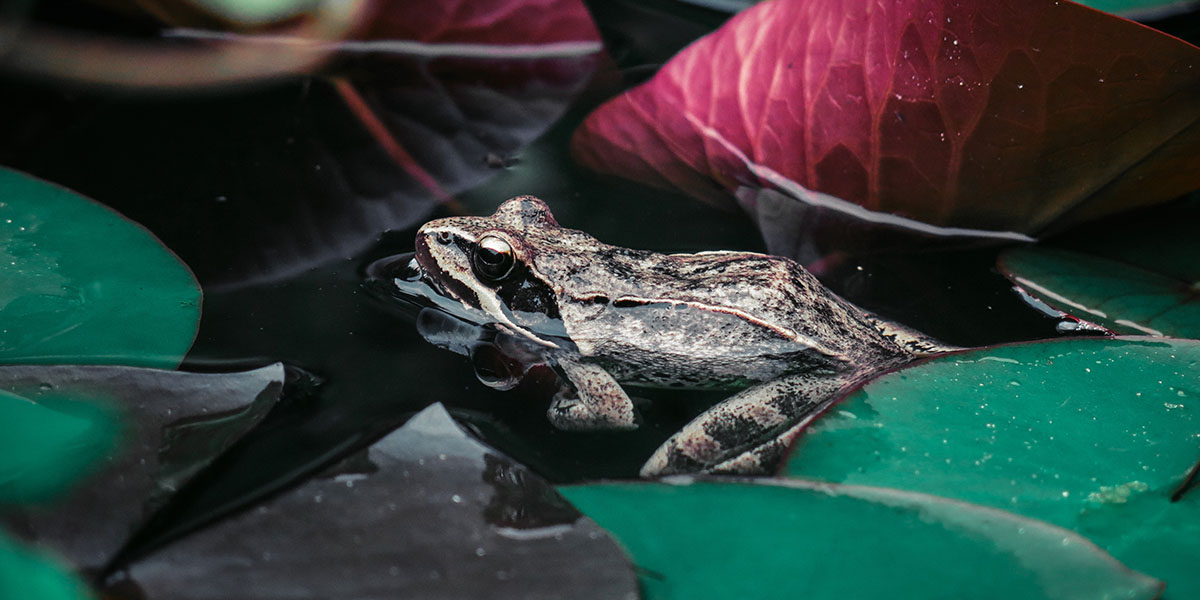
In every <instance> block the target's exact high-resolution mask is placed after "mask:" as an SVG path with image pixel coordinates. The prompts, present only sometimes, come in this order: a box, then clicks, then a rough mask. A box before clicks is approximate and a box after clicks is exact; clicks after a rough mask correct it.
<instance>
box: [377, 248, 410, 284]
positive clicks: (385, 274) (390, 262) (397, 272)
mask: <svg viewBox="0 0 1200 600" xmlns="http://www.w3.org/2000/svg"><path fill="white" fill-rule="evenodd" d="M367 278H368V279H371V280H374V281H378V282H381V283H388V282H392V281H395V280H397V279H399V280H401V281H417V280H418V279H420V278H421V265H420V264H418V263H417V256H416V254H415V253H413V252H407V253H404V254H397V255H395V256H388V257H386V258H381V259H379V260H377V261H375V262H373V263H371V264H370V265H368V266H367Z"/></svg>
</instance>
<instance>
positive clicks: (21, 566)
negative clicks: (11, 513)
mask: <svg viewBox="0 0 1200 600" xmlns="http://www.w3.org/2000/svg"><path fill="white" fill-rule="evenodd" d="M93 597H94V596H93V595H92V593H91V591H90V590H89V589H88V586H87V585H85V584H84V583H83V582H82V581H79V580H78V579H76V578H75V577H74V576H72V575H70V574H68V573H66V572H65V571H64V570H63V569H62V568H60V567H59V566H58V565H56V564H54V562H53V561H52V560H51V559H50V558H49V557H46V556H39V555H38V554H36V553H34V552H32V551H30V550H29V549H27V548H23V547H21V545H20V544H18V543H17V542H15V541H13V540H10V539H8V537H7V536H5V535H3V534H0V598H14V599H16V598H27V599H30V600H33V599H36V600H87V599H89V598H93Z"/></svg>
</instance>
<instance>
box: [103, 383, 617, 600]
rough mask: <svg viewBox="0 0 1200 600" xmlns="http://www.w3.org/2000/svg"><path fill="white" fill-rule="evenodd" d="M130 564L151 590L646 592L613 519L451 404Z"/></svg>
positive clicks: (199, 594) (180, 593)
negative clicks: (607, 522)
mask: <svg viewBox="0 0 1200 600" xmlns="http://www.w3.org/2000/svg"><path fill="white" fill-rule="evenodd" d="M127 573H128V576H129V578H130V579H131V580H132V582H131V583H133V584H134V585H135V586H136V588H137V589H139V590H140V592H139V593H141V594H144V595H143V596H138V597H139V598H149V599H154V598H172V599H174V598H181V599H199V598H206V599H207V598H212V599H221V600H224V599H226V598H234V597H236V598H246V599H259V598H294V597H295V596H296V590H298V589H299V590H304V593H305V594H306V595H308V596H312V597H318V598H410V597H411V598H415V597H420V598H479V597H487V598H605V599H608V598H629V599H632V598H636V597H637V587H636V585H637V581H636V579H635V577H634V575H633V571H632V568H631V567H630V565H629V563H628V562H627V561H626V559H625V557H624V555H623V554H622V552H621V551H620V549H619V548H618V547H617V546H616V544H615V543H614V542H613V541H612V539H611V538H609V537H608V536H607V535H606V534H605V533H604V531H602V530H601V529H600V528H599V527H597V526H596V524H595V523H593V522H592V521H591V520H589V519H587V518H586V517H583V516H581V515H580V514H579V511H577V510H576V509H575V508H574V507H572V506H571V505H570V504H568V503H567V502H566V501H564V500H563V499H562V497H561V496H559V495H558V494H557V493H555V491H554V488H552V487H550V485H549V484H547V483H546V482H545V481H544V480H542V479H540V478H539V477H537V476H536V475H534V474H533V473H531V472H530V471H528V470H526V469H525V468H524V467H522V466H520V465H517V464H514V463H513V462H511V461H510V460H509V459H507V458H505V457H503V456H501V455H499V454H497V453H496V452H495V451H493V450H492V449H490V448H488V447H487V446H484V445H482V444H480V443H479V442H476V441H475V440H473V439H472V438H470V437H468V436H467V435H466V434H464V433H463V431H462V430H461V429H459V428H458V426H457V425H456V424H455V423H454V421H453V419H451V418H450V415H449V414H447V413H446V411H445V409H444V408H442V406H441V405H440V404H435V405H433V406H431V407H430V408H428V409H426V410H425V411H423V412H421V413H420V414H418V415H417V416H415V417H413V418H412V419H411V420H410V421H409V422H408V423H407V424H406V425H405V426H404V427H402V428H400V429H398V430H396V431H394V432H393V433H391V434H390V435H388V436H387V437H385V438H383V439H382V440H380V441H378V442H376V443H375V444H374V445H373V446H371V447H370V448H369V450H368V451H367V452H366V453H363V454H360V455H357V456H355V457H351V458H350V459H347V460H346V461H345V462H343V463H342V464H340V465H338V466H336V467H335V468H334V469H332V470H331V471H330V472H328V473H326V474H325V475H324V476H322V477H319V478H317V479H314V480H312V481H309V482H308V483H305V484H304V485H302V486H300V487H298V488H296V489H294V490H292V491H290V492H288V493H286V494H284V495H282V496H279V497H277V498H275V499H273V500H270V501H269V502H267V503H266V504H264V505H262V506H260V507H258V508H255V509H252V510H249V511H247V512H245V513H243V514H241V515H240V516H237V517H234V518H232V519H229V520H226V521H223V522H221V523H218V524H216V525H214V526H212V527H210V528H209V529H206V530H202V531H200V532H197V533H195V534H193V535H191V536H189V537H186V538H184V539H182V540H179V541H178V542H175V543H174V544H172V545H170V546H167V547H166V548H163V549H161V550H159V551H158V552H156V553H154V554H152V555H150V556H148V557H146V558H144V559H141V560H139V561H137V562H135V563H133V564H131V565H129V566H128V568H127ZM123 584H124V582H123V581H119V582H117V588H114V590H116V591H119V588H120V587H121V586H122V585H123ZM106 597H111V598H121V597H123V596H120V595H117V594H115V593H110V595H109V596H106Z"/></svg>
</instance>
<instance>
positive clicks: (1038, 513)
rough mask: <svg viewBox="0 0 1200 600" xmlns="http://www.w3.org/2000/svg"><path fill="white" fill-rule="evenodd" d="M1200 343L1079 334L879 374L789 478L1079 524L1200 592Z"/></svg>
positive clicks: (833, 419) (1178, 591)
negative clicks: (1194, 477)
mask: <svg viewBox="0 0 1200 600" xmlns="http://www.w3.org/2000/svg"><path fill="white" fill-rule="evenodd" d="M1197 372H1200V342H1196V341H1190V340H1155V339H1154V338H1118V339H1116V340H1114V339H1066V340H1059V341H1051V342H1039V343H1027V344H1014V345H1008V346H997V347H993V348H985V349H980V350H972V351H966V352H962V353H956V354H950V355H947V356H944V357H940V358H936V359H932V360H929V361H926V362H922V363H918V364H916V365H914V366H911V367H909V368H905V369H901V370H899V371H896V372H893V373H890V374H888V375H885V376H883V377H881V378H879V379H876V380H874V381H872V382H870V383H868V384H867V385H866V386H864V387H863V388H862V389H860V390H858V391H856V392H853V393H852V394H851V395H850V396H848V397H847V398H845V399H844V400H842V401H841V402H839V403H838V404H835V405H834V406H833V407H832V408H831V409H830V410H829V411H828V412H827V414H825V415H823V416H822V417H820V418H819V419H818V420H817V421H816V422H815V423H814V424H813V425H812V426H811V427H810V428H809V429H808V431H806V432H805V433H804V435H802V436H801V437H800V438H799V439H798V440H797V444H796V446H795V447H794V448H793V450H792V452H793V453H792V456H791V457H790V459H789V461H788V463H787V465H786V467H785V469H784V471H785V473H786V474H788V475H793V476H797V477H804V478H815V479H821V480H826V481H831V482H837V483H847V484H859V485H878V486H887V487H895V488H900V489H909V490H913V491H919V492H922V493H928V494H935V495H939V496H945V497H948V498H955V499H959V500H964V501H967V502H973V503H977V504H981V505H985V506H992V507H996V508H1000V509H1004V510H1008V511H1012V512H1016V513H1019V514H1022V515H1025V516H1028V517H1031V518H1035V519H1041V520H1045V521H1048V522H1050V523H1054V524H1056V525H1059V526H1062V527H1066V528H1068V529H1073V530H1075V531H1077V532H1079V533H1081V534H1083V535H1084V536H1086V537H1088V538H1089V539H1091V540H1092V541H1093V542H1095V543H1097V544H1098V545H1099V546H1100V547H1102V548H1105V549H1106V550H1108V551H1109V552H1110V553H1111V554H1112V555H1113V556H1114V557H1116V558H1117V559H1118V560H1121V561H1123V562H1125V563H1126V564H1127V565H1129V566H1130V567H1132V568H1135V569H1138V570H1140V571H1143V572H1145V573H1147V574H1150V575H1153V576H1155V577H1158V578H1160V579H1162V580H1164V581H1165V582H1166V583H1167V593H1168V597H1171V598H1192V597H1195V596H1196V595H1197V594H1198V593H1200V577H1197V576H1196V570H1195V557H1196V556H1200V495H1197V494H1196V493H1195V492H1194V491H1193V492H1191V493H1189V494H1186V495H1184V496H1183V499H1182V500H1180V501H1179V502H1175V503H1172V502H1171V496H1172V494H1173V493H1175V492H1176V490H1177V489H1178V488H1179V487H1180V485H1181V484H1182V483H1183V482H1184V479H1185V478H1186V476H1187V474H1188V472H1189V470H1190V469H1191V468H1192V466H1193V465H1195V464H1196V462H1197V459H1200V444H1198V443H1197V432H1198V431H1200V405H1197V404H1196V398H1197V396H1198V395H1200V387H1198V386H1197V378H1196V374H1197Z"/></svg>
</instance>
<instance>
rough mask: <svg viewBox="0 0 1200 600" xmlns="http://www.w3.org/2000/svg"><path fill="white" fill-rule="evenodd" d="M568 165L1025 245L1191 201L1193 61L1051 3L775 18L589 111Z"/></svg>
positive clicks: (1196, 108) (816, 1)
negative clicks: (1071, 228)
mask: <svg viewBox="0 0 1200 600" xmlns="http://www.w3.org/2000/svg"><path fill="white" fill-rule="evenodd" d="M572 149H573V151H574V153H575V155H576V157H577V158H578V160H579V161H581V162H582V163H583V164H585V165H587V166H589V167H591V168H593V169H596V170H598V171H601V172H605V173H612V174H618V175H621V176H625V177H629V178H633V179H636V180H639V181H642V182H645V183H649V184H652V185H658V186H663V187H676V188H680V189H682V190H684V191H686V192H689V193H691V194H693V195H695V196H697V197H700V198H704V199H708V200H712V201H714V202H721V203H729V202H730V198H731V196H732V195H733V194H734V193H735V192H738V191H739V190H749V191H750V192H752V191H753V190H755V189H762V188H766V189H771V190H776V191H779V192H782V193H784V194H786V195H788V196H790V197H791V199H792V200H794V201H795V202H799V203H804V204H808V205H810V206H815V207H819V208H822V209H824V210H827V211H831V212H834V213H845V214H850V215H853V216H855V217H857V218H860V219H863V220H866V221H870V222H875V223H880V224H886V225H890V226H895V227H899V228H906V229H911V230H916V231H921V232H925V233H930V234H941V235H954V234H968V235H990V236H995V235H1000V236H1008V237H1012V236H1013V234H1023V235H1037V234H1040V233H1043V232H1045V231H1047V230H1048V229H1052V228H1058V227H1063V226H1066V225H1069V224H1072V223H1076V222H1079V221H1082V220H1085V219H1091V218H1095V217H1098V216H1101V215H1104V214H1109V213H1113V212H1116V211H1119V210H1124V209H1127V208H1130V207H1133V206H1140V205H1148V204H1153V203H1157V202H1161V201H1164V200H1167V199H1171V198H1175V197H1178V196H1179V195H1181V194H1183V193H1186V192H1188V191H1190V190H1193V189H1196V188H1198V187H1200V48H1197V47H1195V46H1193V45H1191V44H1188V43H1185V42H1183V41H1181V40H1178V39H1175V38H1172V37H1170V36H1168V35H1165V34H1162V33H1159V32H1157V31H1154V30H1152V29H1149V28H1147V27H1144V26H1141V25H1138V24H1136V23H1133V22H1130V21H1125V20H1123V19H1120V18H1116V17H1113V16H1111V15H1107V14H1104V13H1101V12H1098V11H1094V10H1091V9H1088V8H1085V7H1083V6H1080V5H1077V4H1073V3H1071V2H1060V1H1055V0H1006V1H999V2H992V1H983V0H970V1H965V2H946V1H942V0H901V1H898V2H888V3H884V4H876V3H869V2H851V1H847V0H774V1H770V2H763V3H761V4H758V5H757V6H755V7H754V8H752V9H750V10H747V11H744V12H742V13H740V14H738V15H737V16H735V17H734V18H732V19H730V21H729V22H728V23H727V24H726V25H725V26H723V27H722V28H721V29H720V30H718V31H716V32H714V33H712V34H710V35H709V36H707V37H705V38H703V39H701V40H700V41H698V42H696V43H694V44H693V45H692V46H690V47H688V48H687V49H685V50H684V51H683V52H680V53H679V54H678V55H677V56H676V57H675V58H674V59H672V60H671V62H670V63H668V64H667V65H666V66H665V67H664V68H663V69H662V70H661V71H660V72H659V73H658V74H657V75H656V76H655V77H654V78H653V79H652V80H651V81H649V82H647V83H646V84H643V85H642V86H639V87H637V88H635V89H633V90H631V91H629V92H626V93H625V94H623V95H621V96H619V97H617V98H615V99H613V100H611V101H609V102H608V103H607V104H605V105H603V106H601V107H600V108H599V109H597V110H596V111H595V112H594V113H593V114H592V115H590V116H589V117H588V119H587V120H586V121H585V122H584V124H583V125H582V126H581V127H580V129H579V130H578V131H577V132H576V135H575V138H574V140H573V141H572ZM1151 175H1153V176H1151ZM1166 175H1169V176H1166ZM1134 187H1136V190H1137V192H1136V193H1129V192H1130V191H1131V190H1132V189H1133V188H1134ZM742 196H743V197H752V196H753V193H750V194H748V195H747V194H743V195H742ZM747 204H748V206H747V207H748V208H749V209H750V210H751V211H753V210H754V206H753V201H752V200H751V201H748V202H747Z"/></svg>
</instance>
